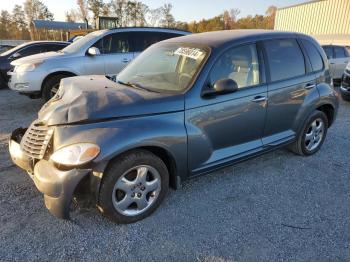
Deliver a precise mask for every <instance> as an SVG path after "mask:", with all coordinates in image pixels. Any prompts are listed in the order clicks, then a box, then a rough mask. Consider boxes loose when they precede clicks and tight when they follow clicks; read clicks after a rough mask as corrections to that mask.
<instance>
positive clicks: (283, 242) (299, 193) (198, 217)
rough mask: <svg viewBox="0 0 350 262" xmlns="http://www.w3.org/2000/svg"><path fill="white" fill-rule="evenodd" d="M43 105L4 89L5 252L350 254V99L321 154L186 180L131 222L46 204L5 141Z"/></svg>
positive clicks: (51, 256) (0, 168)
mask: <svg viewBox="0 0 350 262" xmlns="http://www.w3.org/2000/svg"><path fill="white" fill-rule="evenodd" d="M41 105H42V102H41V101H40V100H30V99H28V98H26V97H22V96H20V95H17V94H15V93H13V92H11V91H9V90H0V112H1V114H0V121H1V122H0V123H1V124H0V152H1V154H0V260H1V261H14V260H15V261H20V260H29V261H37V260H40V261H41V260H44V261H48V260H50V261H51V260H55V261H56V260H58V261H67V260H78V261H106V260H107V261H111V260H112V261H350V192H349V188H350V168H349V160H350V155H349V148H350V139H349V136H348V134H349V130H350V118H349V114H350V103H345V102H342V103H341V107H340V111H339V115H338V119H337V121H336V123H335V124H334V126H333V127H332V128H331V129H330V131H329V133H328V137H327V139H326V142H325V144H324V146H323V148H322V150H321V151H320V152H319V153H318V154H316V155H315V156H312V157H309V158H303V157H298V156H295V155H293V154H291V153H289V152H288V151H286V150H279V151H276V152H273V153H269V154H266V155H264V156H261V157H258V158H256V159H253V160H250V161H247V162H244V163H240V164H238V165H235V166H233V167H230V168H226V169H224V170H221V171H219V172H215V173H213V174H210V175H208V176H204V177H201V178H198V179H195V180H192V181H189V182H186V183H185V184H184V186H183V187H182V188H181V189H179V190H177V191H171V192H170V194H169V195H168V197H167V199H166V200H165V202H164V203H163V204H162V205H161V207H160V208H159V209H158V211H156V212H155V214H153V215H152V216H151V217H149V218H147V219H145V220H143V221H141V222H138V223H136V224H132V225H115V224H112V223H111V222H109V221H108V220H107V219H105V218H103V217H102V216H101V215H100V214H99V213H98V212H97V210H95V209H94V208H92V209H90V210H86V209H80V210H77V211H75V212H73V215H72V217H73V219H72V221H64V220H59V219H56V218H54V217H52V216H51V215H50V214H49V212H48V211H47V210H46V209H45V207H44V203H43V198H42V196H41V194H40V193H39V192H38V191H37V190H36V188H35V186H34V185H33V183H32V181H31V180H30V178H29V177H27V175H26V174H25V173H24V172H23V171H21V170H20V169H19V168H16V167H15V166H13V165H12V163H11V161H10V159H9V155H8V149H7V146H8V145H7V141H8V138H9V135H10V132H11V131H12V130H13V129H14V128H16V127H19V126H27V125H28V124H29V123H30V122H31V121H32V120H34V119H35V118H36V112H37V110H38V109H39V108H40V107H41Z"/></svg>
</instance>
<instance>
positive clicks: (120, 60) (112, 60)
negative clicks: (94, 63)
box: [103, 32, 134, 75]
mask: <svg viewBox="0 0 350 262" xmlns="http://www.w3.org/2000/svg"><path fill="white" fill-rule="evenodd" d="M103 56H104V58H105V73H106V75H116V74H118V73H119V72H120V71H121V70H122V69H123V68H124V67H125V66H126V65H127V64H128V63H129V62H130V61H131V60H132V59H133V58H134V47H133V45H132V41H131V33H130V32H121V33H114V34H110V35H107V36H105V37H104V38H103Z"/></svg>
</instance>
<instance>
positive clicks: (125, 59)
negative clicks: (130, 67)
mask: <svg viewBox="0 0 350 262" xmlns="http://www.w3.org/2000/svg"><path fill="white" fill-rule="evenodd" d="M122 62H123V63H129V62H130V60H129V59H127V58H123V60H122Z"/></svg>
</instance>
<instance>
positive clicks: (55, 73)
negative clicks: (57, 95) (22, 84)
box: [40, 70, 77, 92]
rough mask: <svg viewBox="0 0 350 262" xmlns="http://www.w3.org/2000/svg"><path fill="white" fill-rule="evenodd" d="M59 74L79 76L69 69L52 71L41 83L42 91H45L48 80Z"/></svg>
mask: <svg viewBox="0 0 350 262" xmlns="http://www.w3.org/2000/svg"><path fill="white" fill-rule="evenodd" d="M57 75H65V76H67V77H71V76H77V74H76V73H73V72H71V71H68V70H61V71H55V72H52V73H50V74H48V75H47V76H46V77H45V78H44V80H43V82H42V83H41V88H40V92H42V91H43V87H44V86H45V84H46V82H47V81H48V80H49V79H50V78H52V77H54V76H57Z"/></svg>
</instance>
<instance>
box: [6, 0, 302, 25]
mask: <svg viewBox="0 0 350 262" xmlns="http://www.w3.org/2000/svg"><path fill="white" fill-rule="evenodd" d="M141 1H142V2H143V3H145V4H147V5H148V6H149V7H150V8H156V7H159V6H161V5H163V4H164V3H172V5H173V15H174V17H175V19H176V20H178V21H186V22H190V21H193V20H200V19H202V18H211V17H214V16H216V15H218V14H221V13H222V12H223V11H224V10H227V9H230V8H238V9H240V10H241V14H240V17H242V16H247V15H255V14H264V13H265V11H266V9H267V8H268V7H269V6H270V5H275V6H277V7H285V6H289V5H294V4H298V3H302V2H306V0H243V1H242V0H141ZM23 2H24V0H0V9H6V10H8V11H11V10H12V9H13V6H14V5H15V4H23ZM42 2H44V3H45V4H46V5H47V6H48V7H49V10H50V11H51V12H52V13H54V16H55V20H58V21H64V19H65V12H66V11H67V10H70V9H72V8H76V7H77V5H76V0H42ZM105 2H109V0H108V1H105Z"/></svg>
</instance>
